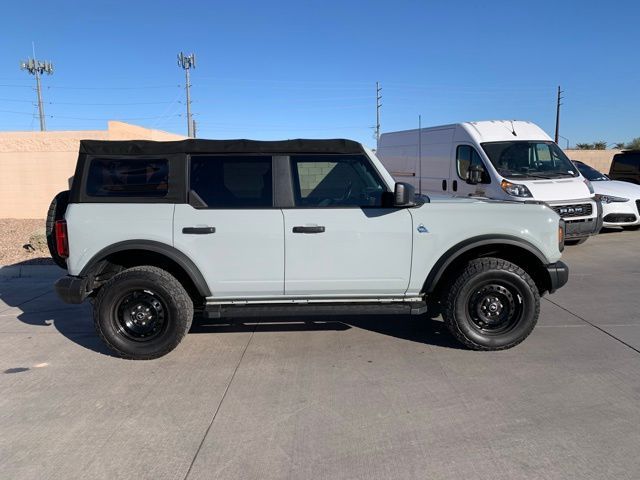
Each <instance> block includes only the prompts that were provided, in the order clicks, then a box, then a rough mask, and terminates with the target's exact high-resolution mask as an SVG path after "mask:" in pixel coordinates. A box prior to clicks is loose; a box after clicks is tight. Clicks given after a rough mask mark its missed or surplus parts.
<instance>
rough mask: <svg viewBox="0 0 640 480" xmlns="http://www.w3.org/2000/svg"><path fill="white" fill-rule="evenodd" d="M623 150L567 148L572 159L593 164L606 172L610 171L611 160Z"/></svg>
mask: <svg viewBox="0 0 640 480" xmlns="http://www.w3.org/2000/svg"><path fill="white" fill-rule="evenodd" d="M621 151H622V150H565V151H564V153H566V154H567V157H569V158H570V159H571V160H579V161H581V162H584V163H586V164H587V165H590V166H592V167H593V168H595V169H596V170H599V171H600V172H602V173H604V174H608V173H609V168H610V167H611V161H612V160H613V156H614V155H615V154H616V153H620V152H621Z"/></svg>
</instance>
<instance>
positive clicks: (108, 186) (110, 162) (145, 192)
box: [87, 158, 169, 198]
mask: <svg viewBox="0 0 640 480" xmlns="http://www.w3.org/2000/svg"><path fill="white" fill-rule="evenodd" d="M168 190H169V162H168V161H167V160H166V159H121V158H94V159H93V160H91V164H90V166H89V174H88V177H87V195H89V196H91V197H144V198H149V197H150V198H162V197H165V196H166V195H167V192H168Z"/></svg>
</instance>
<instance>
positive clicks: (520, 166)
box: [482, 141, 579, 179]
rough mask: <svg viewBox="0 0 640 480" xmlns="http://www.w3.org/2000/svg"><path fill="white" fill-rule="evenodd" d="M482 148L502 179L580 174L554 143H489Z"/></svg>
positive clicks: (574, 175) (573, 175)
mask: <svg viewBox="0 0 640 480" xmlns="http://www.w3.org/2000/svg"><path fill="white" fill-rule="evenodd" d="M482 148H483V149H484V151H485V153H486V154H487V156H488V157H489V160H491V163H492V164H493V166H494V167H495V169H496V170H497V171H498V173H499V174H500V175H502V176H503V177H505V178H520V179H521V178H532V179H538V178H547V179H548V178H560V177H577V176H579V173H578V172H577V169H576V167H575V166H574V165H573V164H572V163H571V160H569V159H568V158H567V156H566V155H565V154H564V152H563V151H562V150H560V148H559V147H558V146H557V145H556V144H555V143H553V142H541V141H514V142H488V143H483V144H482Z"/></svg>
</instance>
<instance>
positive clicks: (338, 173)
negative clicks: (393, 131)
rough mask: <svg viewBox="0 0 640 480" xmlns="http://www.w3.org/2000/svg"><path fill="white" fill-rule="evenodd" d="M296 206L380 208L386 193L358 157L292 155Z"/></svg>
mask: <svg viewBox="0 0 640 480" xmlns="http://www.w3.org/2000/svg"><path fill="white" fill-rule="evenodd" d="M291 166H292V172H293V179H294V196H295V204H296V206H302V207H380V206H381V205H382V194H383V192H385V191H386V188H385V186H384V183H383V182H382V180H381V179H380V177H379V175H378V174H377V172H376V171H375V169H374V168H373V167H372V166H371V163H370V162H369V161H368V159H366V158H365V157H363V156H362V155H293V156H291Z"/></svg>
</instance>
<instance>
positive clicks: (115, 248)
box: [79, 240, 211, 298]
mask: <svg viewBox="0 0 640 480" xmlns="http://www.w3.org/2000/svg"><path fill="white" fill-rule="evenodd" d="M141 265H152V266H157V267H160V268H163V269H164V270H167V271H168V272H169V273H171V274H172V275H173V276H174V277H176V278H177V279H178V280H179V281H180V282H181V283H182V284H183V285H184V287H185V289H186V290H187V292H188V293H189V294H190V295H191V296H192V298H196V297H201V298H203V297H208V296H211V290H210V289H209V286H208V284H207V282H206V280H205V278H204V276H203V275H202V273H201V272H200V269H199V268H198V267H197V266H196V264H195V263H194V262H193V261H192V260H191V259H190V258H189V257H187V256H186V255H185V254H184V253H182V252H181V251H180V250H178V249H176V248H174V247H172V246H171V245H167V244H166V243H162V242H157V241H153V240H126V241H123V242H118V243H114V244H113V245H109V246H108V247H105V248H103V249H102V250H100V251H99V252H98V253H96V254H95V255H94V256H93V257H92V258H91V259H90V260H89V261H88V262H87V263H86V265H85V266H84V267H83V268H82V271H81V272H80V274H79V276H80V277H88V278H89V279H90V282H91V283H93V284H94V285H98V286H99V285H100V284H101V283H103V282H104V281H106V280H108V279H109V278H110V277H111V276H113V274H115V273H118V272H119V271H121V270H122V269H125V268H130V267H135V266H141Z"/></svg>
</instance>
